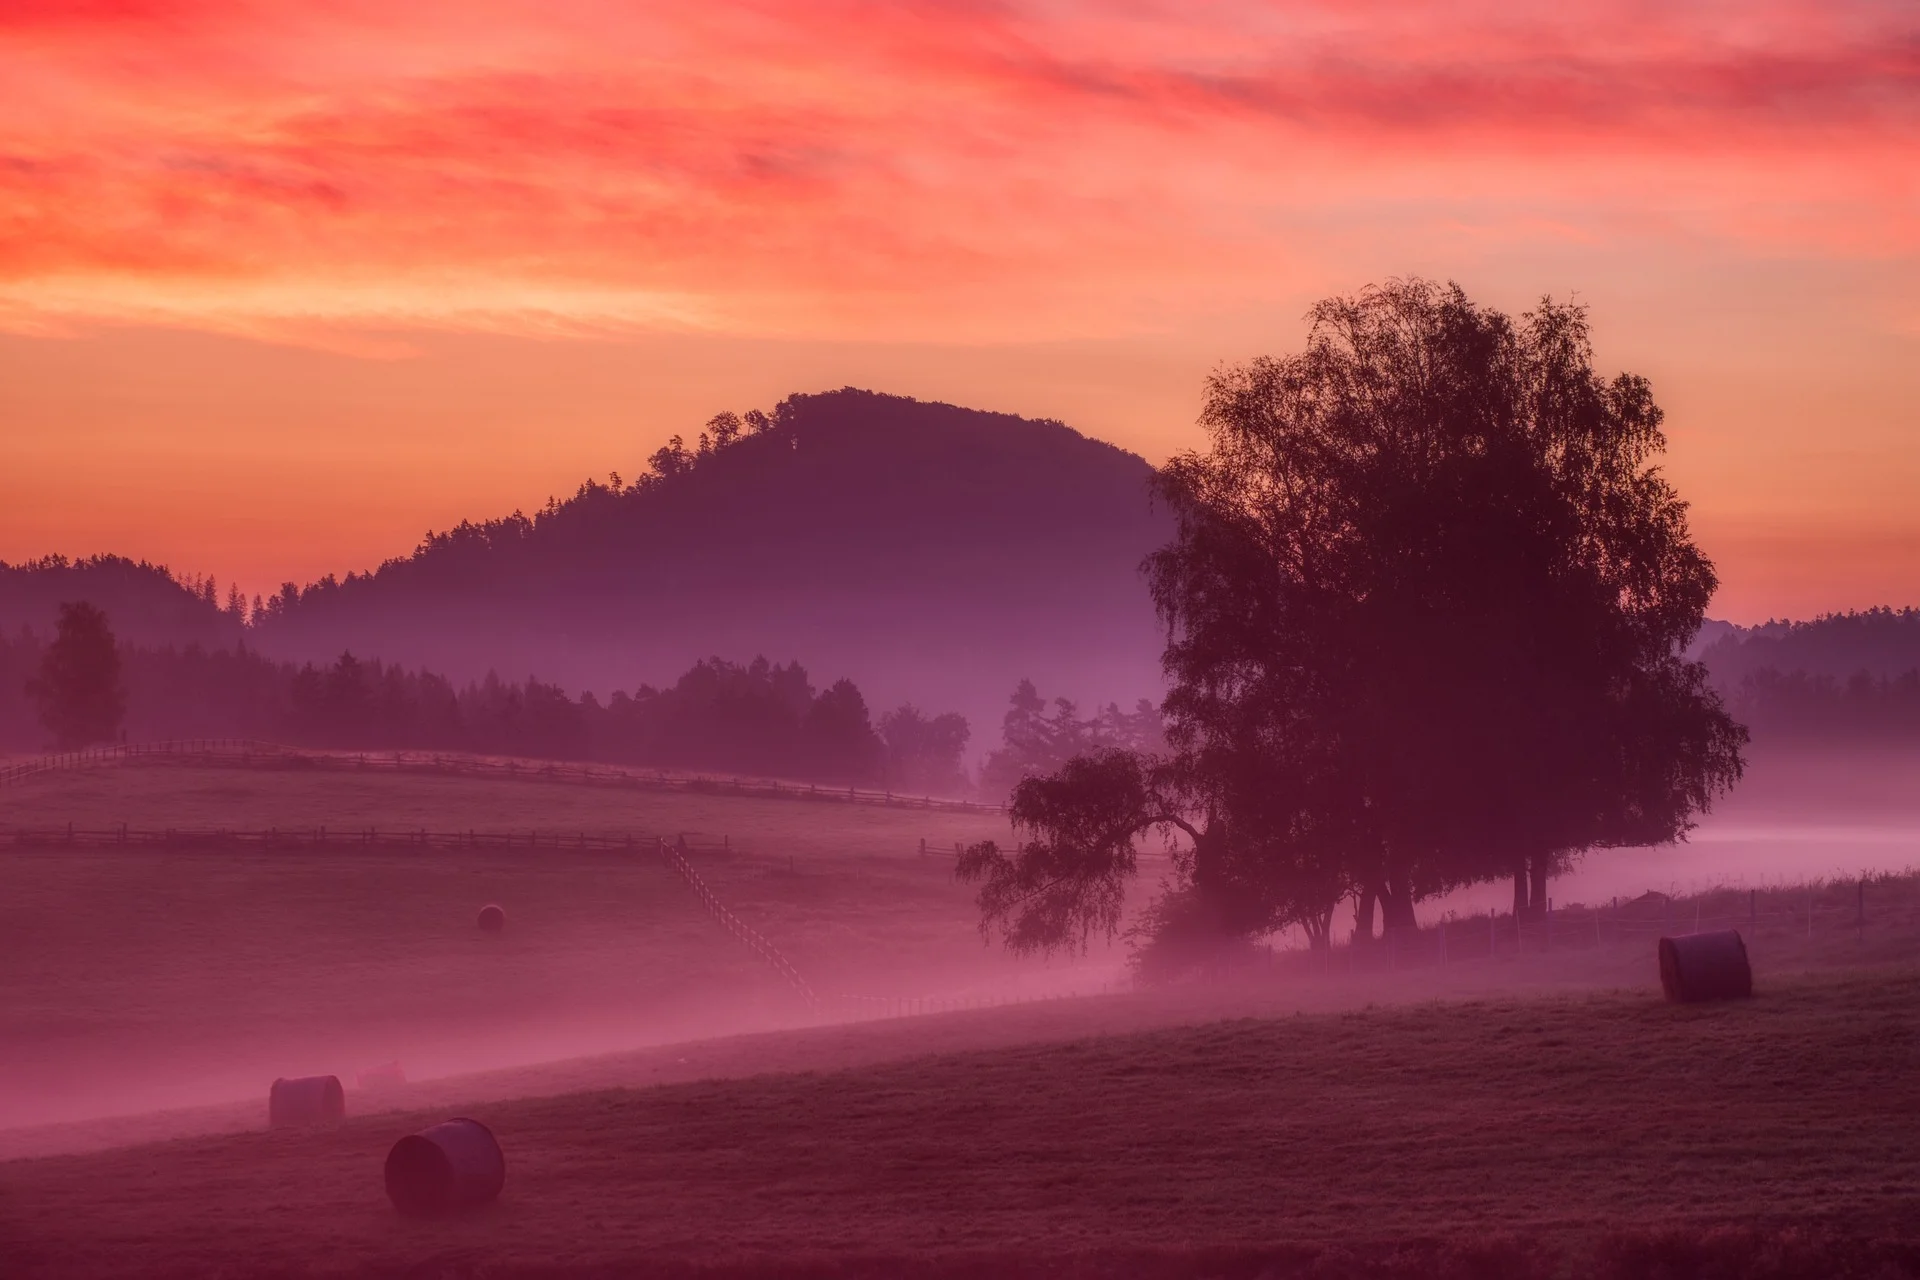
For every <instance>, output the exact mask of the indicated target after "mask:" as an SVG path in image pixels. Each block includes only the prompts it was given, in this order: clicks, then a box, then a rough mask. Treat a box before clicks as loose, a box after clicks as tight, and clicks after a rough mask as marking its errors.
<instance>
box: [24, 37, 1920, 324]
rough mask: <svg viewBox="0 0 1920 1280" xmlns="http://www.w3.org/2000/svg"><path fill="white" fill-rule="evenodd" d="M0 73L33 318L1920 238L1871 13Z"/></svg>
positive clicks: (674, 41) (590, 319) (1905, 72)
mask: <svg viewBox="0 0 1920 1280" xmlns="http://www.w3.org/2000/svg"><path fill="white" fill-rule="evenodd" d="M0 84H7V85H9V86H11V87H10V88H8V89H6V90H4V92H5V93H6V94H7V96H8V98H9V99H11V109H9V110H7V111H5V112H0V298H4V301H5V302H6V304H7V305H6V307H5V308H3V309H0V316H13V317H16V318H19V317H26V318H32V317H36V316H37V317H39V318H40V319H41V320H42V321H51V320H52V319H55V318H59V317H78V318H81V319H85V318H87V317H89V316H95V317H99V318H105V319H126V318H136V319H139V318H145V319H149V320H152V319H158V320H160V321H162V322H165V323H178V324H190V325H201V326H205V327H213V328H240V329H246V328H248V327H250V326H267V325H281V326H286V325H296V326H297V325H305V324H334V323H352V322H354V320H355V318H356V317H364V318H371V319H379V320H382V321H384V322H390V323H397V324H399V325H401V326H403V327H404V326H406V325H424V326H444V327H505V328H513V327H516V326H520V327H525V328H527V329H530V330H539V329H542V328H543V327H547V326H553V325H561V326H566V325H583V326H589V327H591V326H596V325H611V326H616V327H617V326H621V325H641V326H655V325H659V324H663V323H666V324H692V325H707V326H712V327H716V328H721V329H730V330H740V331H760V332H815V333H817V332H822V331H832V332H840V333H845V334H860V335H868V336H885V335H887V334H890V333H895V332H898V327H899V325H900V323H901V321H900V320H899V315H900V313H901V311H902V309H903V307H909V306H910V308H911V310H912V311H913V313H914V324H915V325H917V326H918V327H919V328H920V329H921V330H922V331H933V332H937V333H941V334H944V335H946V336H955V335H989V334H996V333H998V334H1026V335H1036V334H1037V335H1045V334H1047V333H1051V332H1056V331H1057V332H1068V333H1071V332H1089V331H1099V330H1101V329H1102V328H1103V327H1119V328H1125V327H1127V326H1128V325H1131V324H1134V323H1137V322H1138V318H1139V317H1140V316H1142V315H1144V314H1146V313H1148V312H1149V311H1151V310H1152V309H1154V308H1160V309H1164V308H1166V307H1168V306H1170V305H1172V306H1185V307H1196V308H1203V309H1204V308H1206V307H1209V306H1221V305H1232V304H1233V303H1235V302H1236V301H1239V300H1243V299H1245V298H1247V297H1249V296H1251V294H1252V292H1253V291H1254V290H1256V289H1257V288H1258V287H1259V282H1260V281H1261V280H1262V279H1263V278H1271V277H1273V276H1275V275H1285V274H1286V273H1288V272H1290V271H1294V270H1296V269H1297V268H1298V266H1299V264H1300V263H1301V262H1303V261H1304V260H1307V259H1314V258H1324V257H1325V256H1326V255H1327V254H1328V253H1329V252H1333V251H1335V250H1337V252H1338V253H1340V254H1342V255H1347V256H1350V257H1352V258H1353V259H1355V260H1356V261H1357V262H1360V263H1365V264H1366V265H1364V266H1361V267H1359V268H1357V269H1361V270H1373V264H1374V263H1375V262H1377V261H1378V260H1379V259H1380V258H1381V257H1383V256H1389V255H1390V251H1391V249H1392V248H1393V246H1395V245H1398V244H1403V243H1405V242H1406V240H1407V238H1408V237H1409V236H1411V237H1415V238H1420V237H1425V238H1427V239H1429V240H1430V241H1432V242H1433V243H1437V244H1445V243H1447V242H1448V240H1449V237H1451V236H1454V235H1456V234H1465V235H1468V236H1470V237H1481V238H1484V237H1485V236H1486V235H1488V234H1490V233H1505V234H1510V235H1513V236H1515V237H1518V238H1520V239H1529V238H1535V237H1541V236H1546V237H1550V238H1551V237H1572V238H1574V239H1586V240H1592V239H1596V238H1600V239H1604V238H1607V237H1615V238H1621V237H1626V238H1644V239H1645V240H1647V241H1648V242H1650V243H1653V244H1655V245H1658V244H1659V243H1661V242H1663V241H1670V242H1683V241H1695V240H1698V239H1699V238H1701V237H1705V238H1708V239H1712V240H1718V241H1720V242H1723V243H1727V244H1732V245H1736V246H1738V245H1745V246H1748V247H1749V248H1750V249H1751V250H1752V251H1754V252H1766V253H1779V252H1789V253H1808V254H1814V255H1833V254H1842V255H1868V256H1875V255H1906V254H1911V253H1912V252H1913V251H1914V249H1915V247H1916V243H1915V242H1916V239H1917V238H1920V231H1917V230H1916V228H1920V216H1916V215H1920V191H1916V184H1917V183H1920V179H1916V177H1915V174H1916V172H1920V165H1915V164H1914V163H1913V162H1914V159H1915V156H1916V143H1920V17H1917V16H1916V15H1914V14H1913V13H1912V12H1910V11H1904V10H1901V9H1899V8H1896V7H1893V6H1877V5H1873V4H1871V3H1865V2H1862V3H1856V4H1850V5H1848V4H1842V5H1830V6H1819V5H1811V4H1802V3H1797V2H1780V3H1772V4H1762V5H1757V6H1711V5H1707V6H1692V7H1682V6H1659V5H1652V4H1640V3H1633V2H1630V0H1603V2H1600V3H1591V4H1584V5H1571V6H1562V7H1556V8H1553V9H1551V10H1543V9H1540V8H1537V7H1535V6H1528V5H1520V4H1499V5H1497V4H1479V5H1473V6H1466V7H1456V6H1447V7H1445V8H1444V9H1442V8H1439V7H1433V6H1427V5H1417V4H1413V3H1408V2H1401V0H1379V2H1376V3H1368V4H1362V5H1357V6H1356V5H1346V4H1332V3H1322V4H1305V5H1297V6H1285V7H1282V6H1269V5H1224V4H1215V5H1198V6H1190V5H1181V6H1173V5H1157V4H1150V3H1137V4H1133V5H1128V6H1107V5H1094V4H1074V3H1055V4H1047V5H1041V4H1031V5H1030V4H1019V3H1011V2H1009V3H986V2H984V0H983V2H980V3H949V4H923V5H900V4H883V3H877V2H869V0H824V2H822V3H810V4H807V5H804V6H802V5H798V4H789V3H770V2H763V3H731V4H727V3H714V4H708V5H701V6H681V7H678V8H675V9H673V10H671V11H666V12H658V11H654V12H649V11H646V10H642V9H637V8H636V9H635V10H633V11H630V12H622V11H619V10H615V9H612V8H609V7H606V6H600V5H592V4H587V3H584V2H576V3H557V4H542V5H538V6H536V5H532V4H517V3H503V2H500V0H494V2H492V3H474V4H465V5H452V4H444V3H421V4H416V5H411V6H404V7H397V8H396V7H392V6H385V5H380V6H376V5H373V4H369V3H360V4H343V5H340V6H329V7H327V8H325V9H323V10H322V9H315V8H312V7H309V6H298V5H291V4H272V3H243V2H242V0H203V2H202V3H197V4H159V3H121V4H88V5H79V6H75V5H53V4H37V3H36V4H32V5H24V4H15V5H10V6H7V7H5V8H4V9H0ZM1463 210H1467V211H1470V213H1471V215H1472V216H1471V217H1470V218H1469V219H1468V221H1469V222H1470V223H1471V224H1472V225H1471V226H1470V227H1468V228H1467V229H1466V230H1465V231H1461V230H1460V228H1461V225H1462V211H1463ZM1343 220H1344V221H1345V222H1347V223H1348V224H1350V225H1351V226H1354V227H1365V226H1370V225H1371V226H1378V227H1383V228H1386V230H1383V231H1381V232H1379V233H1377V235H1376V236H1375V238H1373V239H1371V240H1369V239H1368V238H1367V237H1365V236H1364V235H1362V236H1360V237H1359V238H1358V241H1359V242H1358V243H1356V237H1355V236H1354V235H1353V234H1349V233H1346V232H1343V231H1342V230H1341V229H1340V228H1341V223H1342V221H1343ZM1314 227H1324V228H1326V229H1325V230H1324V231H1323V232H1322V233H1321V238H1320V239H1319V240H1317V241H1316V240H1314V239H1312V238H1311V237H1307V238H1303V237H1302V234H1301V231H1302V229H1303V228H1314ZM1276 228H1284V229H1285V233H1284V234H1283V233H1282V232H1281V231H1279V230H1276ZM1169 299H1174V300H1175V301H1173V302H1171V303H1170V302H1169ZM18 322H19V323H25V321H24V320H19V321H18Z"/></svg>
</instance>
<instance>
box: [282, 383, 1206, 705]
mask: <svg viewBox="0 0 1920 1280" xmlns="http://www.w3.org/2000/svg"><path fill="white" fill-rule="evenodd" d="M1151 475H1152V468H1151V467H1150V466H1149V465H1148V463H1147V462H1146V461H1145V460H1144V459H1142V458H1140V457H1137V456H1136V455H1133V454H1130V453H1127V452H1125V451H1124V450H1121V449H1118V448H1115V447H1114V446H1112V445H1109V444H1105V443H1102V442H1100V441H1096V440H1091V439H1088V438H1087V437H1085V436H1082V435H1080V434H1079V433H1078V432H1076V431H1073V430H1072V429H1070V428H1068V427H1066V426H1064V425H1063V424H1061V423H1058V422H1051V421H1038V420H1033V419H1025V418H1020V417H1016V416H1014V415H1011V414H1002V413H986V412H981V411H977V410H971V409H963V408H958V407H956V406H953V405H947V404H937V403H927V402H922V401H917V400H912V399H908V398H905V397H900V396H889V395H881V394H878V393H875V392H871V391H860V390H855V389H852V388H848V389H843V390H840V391H834V392H827V393H823V394H818V395H796V396H792V397H790V398H788V399H787V400H785V401H783V402H782V403H781V404H780V405H779V406H778V408H777V409H775V410H774V412H773V413H772V414H770V415H763V414H749V415H747V416H746V418H745V419H736V418H733V417H732V415H721V416H720V417H718V418H716V419H714V420H713V422H711V423H709V432H708V434H707V435H706V436H703V438H702V442H701V444H700V445H699V446H698V447H695V448H687V447H685V446H684V445H682V444H681V443H680V442H679V441H678V440H677V439H676V441H675V442H674V443H673V444H671V445H669V446H668V447H667V448H665V449H662V450H661V451H660V452H659V453H657V454H655V455H654V457H653V459H652V462H651V468H650V470H649V471H648V473H647V474H645V475H644V476H643V477H642V478H641V479H640V480H639V481H637V482H634V483H632V484H624V483H618V482H617V481H616V482H610V483H607V484H601V483H598V482H589V483H587V484H584V485H582V486H581V487H580V489H579V490H578V491H577V492H576V493H575V494H574V495H573V496H572V497H571V498H569V499H567V500H565V501H562V502H551V503H549V505H548V506H547V507H546V508H545V509H543V510H542V511H540V512H538V513H537V514H535V515H534V516H532V517H527V516H524V515H520V514H518V513H516V514H515V515H513V516H508V517H505V518H502V519H498V520H492V521H488V522H486V523H484V524H477V525H476V524H471V523H464V524H462V525H460V526H458V527H456V528H454V529H452V530H449V531H447V532H445V533H439V534H433V535H429V536H428V538H427V539H426V540H425V541H424V542H422V544H421V545H420V547H419V548H418V549H416V551H415V552H414V553H413V554H412V555H410V556H407V557H405V558H401V559H396V560H391V561H389V562H387V563H386V564H384V565H382V566H381V567H380V568H379V569H377V570H375V571H373V572H371V573H367V574H358V575H352V576H350V577H349V578H348V579H346V580H344V581H338V582H336V581H333V580H331V579H326V580H322V581H321V582H320V583H317V584H314V585H311V586H308V587H305V588H298V587H293V586H291V585H289V587H287V588H285V589H283V590H282V591H281V592H280V593H278V594H277V595H276V596H275V597H274V598H273V599H272V600H271V601H269V602H267V606H266V608H265V609H264V610H263V611H262V612H261V614H260V615H259V616H258V617H257V618H256V620H255V622H254V625H253V626H252V627H251V628H250V636H251V638H252V639H253V640H254V641H255V642H257V643H258V644H259V645H261V646H262V647H263V648H264V649H265V650H266V651H268V652H270V653H274V654H277V655H280V656H284V657H289V658H295V659H316V660H317V659H325V658H331V657H333V656H335V655H337V654H339V653H340V652H341V651H342V650H349V649H350V650H352V651H353V652H354V653H356V654H362V655H365V656H370V657H379V658H381V659H383V660H385V661H388V662H399V663H403V664H406V665H409V666H413V665H420V666H427V667H431V668H433V669H434V670H437V671H442V672H444V673H446V674H447V675H449V676H451V677H453V678H455V679H466V678H472V677H477V676H480V675H484V674H485V673H486V672H487V671H488V670H498V671H500V672H503V673H514V674H518V673H524V672H537V673H538V674H539V675H540V676H541V678H543V679H546V680H551V681H556V682H558V683H559V684H561V685H563V686H566V687H571V688H588V689H598V690H603V691H604V690H610V689H615V688H629V689H630V688H633V687H635V686H637V685H638V684H640V683H641V682H642V681H653V682H656V683H657V682H659V681H661V680H662V679H664V678H669V677H671V676H672V675H673V674H674V673H676V672H678V671H681V670H684V669H685V668H686V667H687V666H688V665H689V664H690V663H692V662H694V661H696V660H698V659H700V658H704V657H708V656H711V655H719V656H721V657H725V658H730V659H734V660H745V659H748V658H751V657H752V656H753V655H755V654H759V653H768V654H776V655H778V654H786V655H792V656H794V657H797V658H798V659H799V660H800V661H801V662H802V663H803V664H804V665H805V666H806V667H807V668H808V670H809V671H810V673H811V674H812V675H813V676H814V677H815V678H816V679H817V680H819V681H820V682H821V683H826V682H829V681H832V680H834V679H836V678H839V677H841V676H851V677H852V678H854V679H856V680H858V681H859V683H860V685H861V687H862V688H863V689H867V690H869V691H870V696H871V697H872V698H873V699H874V702H875V704H876V705H880V706H888V705H893V704H894V703H896V702H900V701H906V700H912V701H915V702H917V703H920V704H921V705H923V706H931V707H933V708H936V709H941V710H944V709H947V708H958V709H960V710H962V711H963V712H964V713H965V714H967V716H968V718H969V719H970V720H971V721H972V722H973V724H974V726H975V730H976V742H981V741H983V740H984V741H991V740H992V738H993V737H994V736H995V733H996V730H997V727H998V722H999V716H1000V713H1001V712H1002V711H1003V710H1004V709H1005V706H1006V699H1007V697H1008V695H1009V694H1010V692H1011V691H1012V689H1013V687H1014V685H1015V683H1016V682H1017V681H1019V680H1020V679H1022V678H1032V679H1033V680H1034V681H1036V682H1037V683H1038V684H1039V685H1040V686H1041V687H1042V688H1043V689H1046V690H1048V691H1049V692H1050V693H1051V692H1058V693H1061V694H1065V695H1067V696H1070V697H1074V698H1077V699H1080V700H1081V701H1082V702H1083V703H1086V704H1092V703H1096V702H1105V701H1119V702H1121V703H1123V704H1126V705H1131V704H1132V702H1133V701H1134V700H1135V699H1137V698H1139V697H1142V696H1147V697H1153V698H1155V699H1156V700H1157V698H1158V695H1159V690H1160V678H1159V670H1158V660H1159V653H1160V647H1161V639H1160V635H1159V631H1158V628H1157V625H1156V622H1155V620H1154V616H1153V612H1152V607H1151V604H1150V602H1149V600H1148V598H1147V593H1146V589H1145V584H1144V582H1143V581H1142V579H1141V576H1140V573H1139V565H1140V562H1141V560H1142V559H1143V558H1144V557H1145V556H1146V555H1147V553H1148V552H1150V551H1152V550H1153V549H1155V548H1156V547H1158V546H1160V545H1161V544H1162V543H1164V542H1165V541H1166V539H1167V537H1168V536H1169V535H1170V533H1171V522H1170V520H1169V518H1168V517H1167V516H1166V514H1165V513H1164V512H1158V511H1156V510H1155V509H1154V508H1153V506H1152V504H1151V502H1150V500H1149V494H1148V481H1149V479H1150V478H1151Z"/></svg>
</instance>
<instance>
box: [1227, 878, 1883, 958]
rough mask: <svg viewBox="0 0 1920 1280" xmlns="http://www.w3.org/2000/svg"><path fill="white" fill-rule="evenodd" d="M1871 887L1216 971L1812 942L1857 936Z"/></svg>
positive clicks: (1563, 914) (1504, 919)
mask: <svg viewBox="0 0 1920 1280" xmlns="http://www.w3.org/2000/svg"><path fill="white" fill-rule="evenodd" d="M1867 884H1868V880H1867V878H1865V877H1862V878H1861V879H1859V880H1858V881H1855V882H1854V884H1853V890H1854V891H1853V893H1852V894H1851V895H1846V896H1850V897H1851V898H1852V901H1850V902H1841V903H1831V902H1822V901H1821V900H1820V895H1819V894H1818V893H1817V892H1815V891H1804V890H1795V889H1791V888H1785V889H1768V890H1764V891H1762V890H1752V889H1750V890H1747V891H1746V895H1745V896H1746V902H1745V908H1744V910H1743V909H1741V908H1740V906H1739V905H1738V904H1737V900H1736V903H1735V905H1734V906H1733V909H1731V910H1728V909H1724V908H1722V907H1719V906H1716V909H1715V910H1713V911H1711V912H1709V911H1707V910H1706V904H1705V901H1704V898H1705V897H1706V896H1707V895H1701V897H1699V898H1695V899H1693V900H1692V901H1690V902H1683V901H1681V900H1678V899H1665V900H1664V901H1656V902H1649V901H1647V900H1646V899H1636V900H1632V901H1628V902H1625V903H1622V902H1619V901H1618V900H1616V902H1615V903H1614V905H1613V906H1612V907H1605V906H1595V907H1585V908H1580V909H1576V910H1567V909H1557V910H1554V909H1550V910H1548V911H1547V912H1545V913H1544V915H1543V916H1542V917H1540V918H1539V919H1535V920H1518V921H1516V920H1515V919H1514V918H1513V916H1512V915H1511V914H1508V915H1501V914H1500V913H1498V912H1489V913H1487V914H1486V915H1483V916H1468V917H1464V918H1458V917H1456V918H1451V919H1446V920H1439V921H1435V922H1434V923H1432V924H1429V925H1425V926H1422V927H1420V928H1418V929H1414V930H1411V931H1389V932H1388V933H1387V934H1386V935H1385V936H1384V937H1381V938H1377V939H1372V940H1368V941H1357V940H1350V941H1347V942H1337V943H1335V944H1334V945H1333V946H1330V947H1325V948H1321V949H1319V950H1299V949H1281V948H1273V947H1267V948H1249V949H1247V950H1246V951H1243V952H1241V953H1240V954H1239V955H1237V956H1235V955H1223V956H1222V958H1221V961H1220V964H1219V966H1218V967H1219V968H1221V969H1223V970H1228V971H1231V970H1234V969H1240V968H1253V969H1258V968H1262V967H1264V968H1268V969H1275V968H1285V969H1289V970H1297V971H1302V972H1306V973H1309V974H1312V973H1322V974H1333V973H1359V972H1381V971H1387V972H1391V971H1394V970H1397V969H1412V968H1423V967H1429V966H1434V965H1446V964H1454V963H1460V962H1462V961H1473V960H1489V959H1502V958H1510V959H1517V958H1520V957H1522V956H1541V955H1548V954H1551V953H1555V952H1566V951H1581V950H1595V949H1598V948H1601V947H1604V946H1606V945H1608V944H1609V943H1614V944H1618V943H1624V942H1632V941H1635V940H1643V939H1644V940H1651V939H1657V938H1662V937H1677V936H1684V935H1687V934H1694V933H1705V932H1709V931H1712V930H1720V929H1736V930H1742V931H1745V932H1747V933H1749V934H1751V933H1753V932H1755V931H1758V930H1760V929H1762V928H1764V929H1766V930H1768V931H1769V932H1774V933H1776V934H1777V932H1780V931H1791V932H1795V933H1799V932H1804V934H1805V936H1806V937H1807V938H1808V939H1812V938H1814V937H1815V936H1816V934H1819V935H1821V936H1833V935H1834V934H1837V933H1844V932H1852V933H1856V934H1860V933H1863V932H1864V930H1865V928H1866V925H1867V921H1868V913H1867ZM1763 894H1764V895H1765V899H1766V900H1765V901H1762V895H1763ZM1826 896H1828V897H1831V896H1832V895H1831V894H1828V895H1826ZM1662 897H1663V898H1664V895H1662Z"/></svg>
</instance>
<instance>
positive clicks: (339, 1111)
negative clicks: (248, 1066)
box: [267, 1076, 347, 1129]
mask: <svg viewBox="0 0 1920 1280" xmlns="http://www.w3.org/2000/svg"><path fill="white" fill-rule="evenodd" d="M346 1114H347V1091H346V1090H345V1089H342V1088H341V1087H340V1077H338V1076H298V1077H296V1078H294V1079H291V1080H288V1079H285V1078H282V1079H279V1080H275V1081H274V1082H273V1088H272V1089H270V1090H268V1091H267V1124H268V1126H269V1127H271V1128H274V1129H285V1128H291V1127H292V1126H295V1125H305V1124H323V1123H325V1122H327V1121H330V1120H340V1119H344V1118H345V1116H346Z"/></svg>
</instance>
